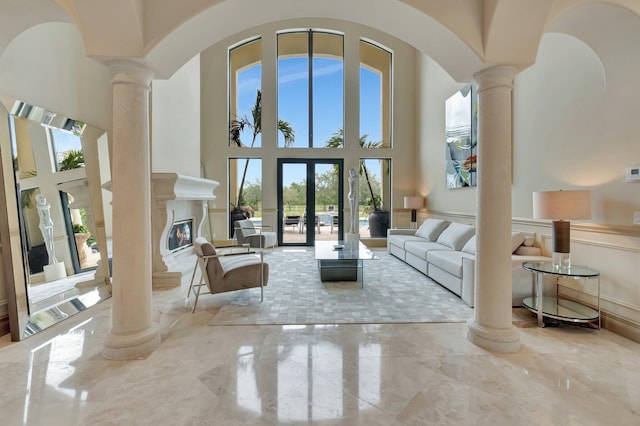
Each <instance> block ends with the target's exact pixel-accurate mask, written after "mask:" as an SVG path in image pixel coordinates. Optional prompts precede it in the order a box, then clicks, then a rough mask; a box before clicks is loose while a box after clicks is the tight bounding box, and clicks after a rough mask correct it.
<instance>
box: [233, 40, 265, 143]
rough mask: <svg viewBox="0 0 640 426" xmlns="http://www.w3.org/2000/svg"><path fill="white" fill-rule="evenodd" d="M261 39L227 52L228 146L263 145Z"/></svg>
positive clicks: (250, 41) (245, 43)
mask: <svg viewBox="0 0 640 426" xmlns="http://www.w3.org/2000/svg"><path fill="white" fill-rule="evenodd" d="M261 90H262V40H261V39H260V38H256V39H253V40H249V41H247V42H244V43H242V44H239V45H237V46H235V47H232V48H231V49H229V115H230V117H229V123H230V124H229V144H230V145H231V146H242V147H251V148H257V147H260V146H261V144H262V139H261V133H262V126H261V120H262V104H261Z"/></svg>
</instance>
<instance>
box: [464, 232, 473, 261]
mask: <svg viewBox="0 0 640 426" xmlns="http://www.w3.org/2000/svg"><path fill="white" fill-rule="evenodd" d="M462 251H463V252H464V253H467V254H472V255H474V256H475V254H476V236H475V235H474V236H473V237H471V238H469V241H467V243H466V244H465V245H464V247H462Z"/></svg>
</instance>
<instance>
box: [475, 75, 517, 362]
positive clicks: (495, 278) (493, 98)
mask: <svg viewBox="0 0 640 426" xmlns="http://www.w3.org/2000/svg"><path fill="white" fill-rule="evenodd" d="M515 74H516V69H515V68H514V67H512V66H495V67H492V68H488V69H485V70H483V71H480V72H478V73H477V74H476V75H475V76H474V77H475V81H476V83H477V86H478V194H477V196H478V203H477V207H476V208H477V223H476V229H477V232H476V235H477V249H476V252H477V255H476V285H475V311H474V318H473V319H470V320H469V321H468V322H467V338H468V339H469V340H470V341H471V342H473V343H474V344H476V345H478V346H481V347H483V348H486V349H489V350H492V351H497V352H517V351H518V350H519V349H520V334H519V333H518V331H517V330H516V329H515V327H513V325H512V312H511V280H512V278H511V176H512V174H511V173H512V172H511V141H512V133H511V91H512V89H513V78H514V76H515Z"/></svg>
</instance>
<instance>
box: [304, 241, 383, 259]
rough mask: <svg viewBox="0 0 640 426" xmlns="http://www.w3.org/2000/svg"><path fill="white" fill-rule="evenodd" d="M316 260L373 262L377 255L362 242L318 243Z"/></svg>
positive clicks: (315, 251)
mask: <svg viewBox="0 0 640 426" xmlns="http://www.w3.org/2000/svg"><path fill="white" fill-rule="evenodd" d="M314 258H315V259H316V260H342V259H344V260H372V259H377V257H376V255H375V254H374V253H373V252H372V251H371V250H369V249H368V248H367V246H365V245H364V244H362V242H360V241H316V242H315V243H314Z"/></svg>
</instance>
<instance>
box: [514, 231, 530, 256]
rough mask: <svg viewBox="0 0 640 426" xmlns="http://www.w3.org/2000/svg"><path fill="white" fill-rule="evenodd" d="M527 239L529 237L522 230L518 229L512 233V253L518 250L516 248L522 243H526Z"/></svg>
mask: <svg viewBox="0 0 640 426" xmlns="http://www.w3.org/2000/svg"><path fill="white" fill-rule="evenodd" d="M526 239H527V236H526V235H524V234H523V233H522V232H516V231H514V232H512V233H511V253H513V252H514V251H516V249H517V248H518V247H520V246H521V245H522V243H524V240H526Z"/></svg>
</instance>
